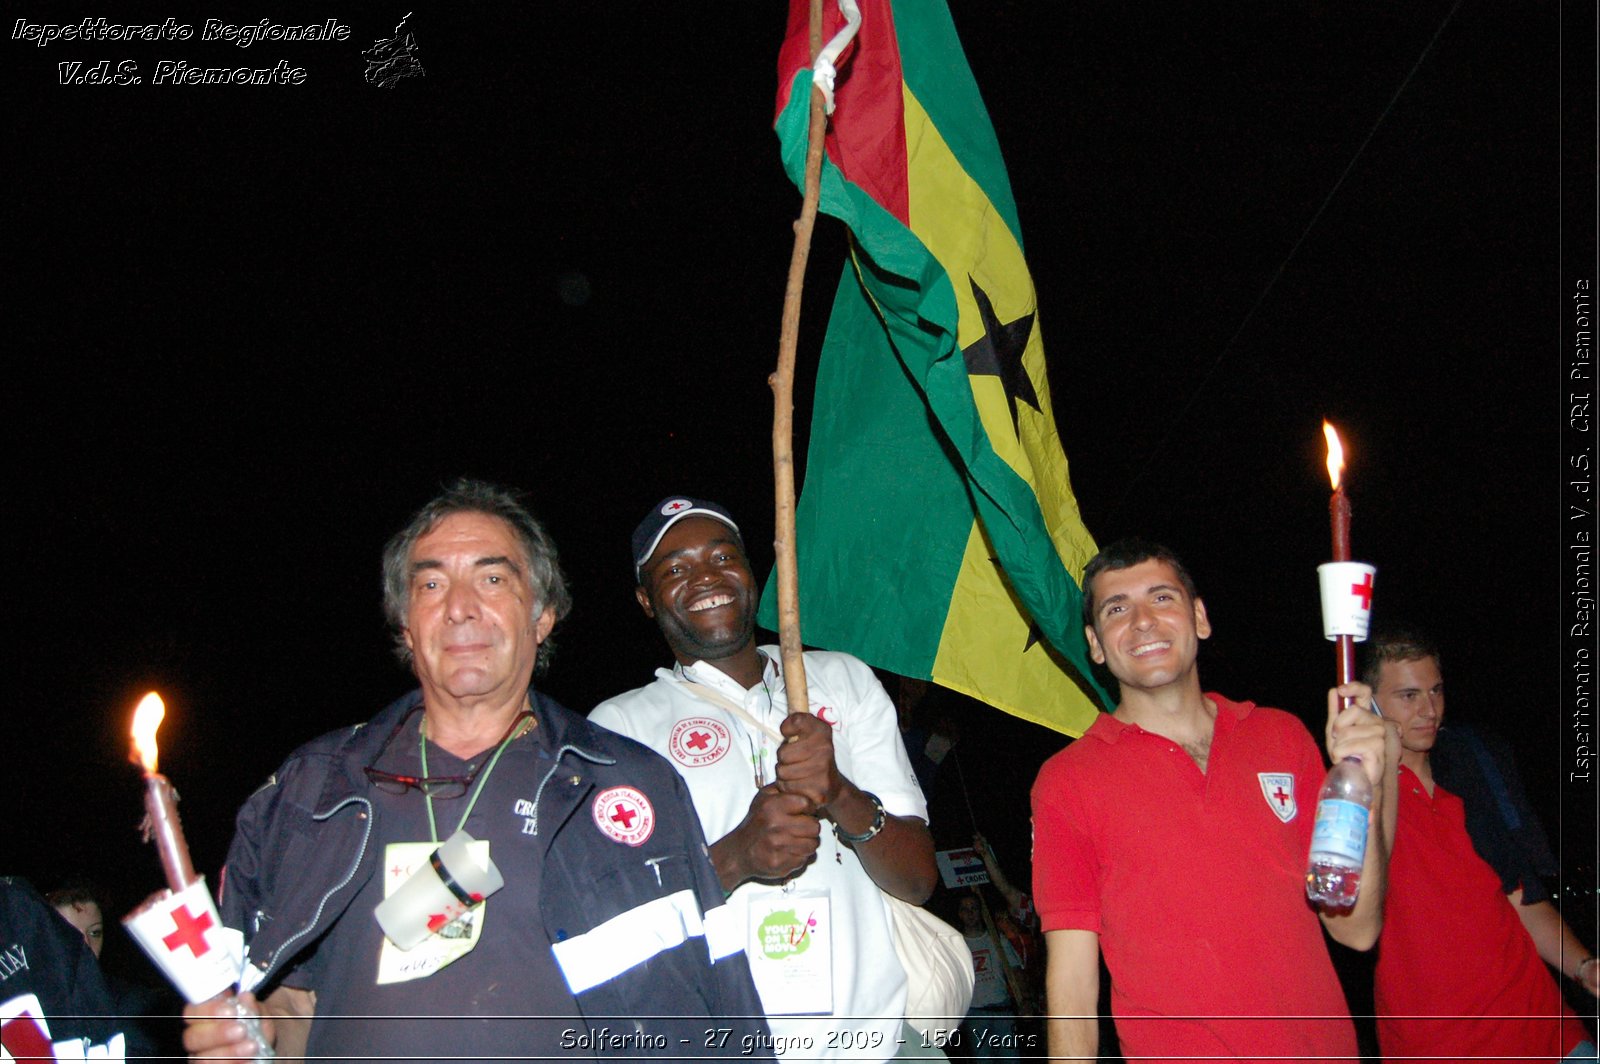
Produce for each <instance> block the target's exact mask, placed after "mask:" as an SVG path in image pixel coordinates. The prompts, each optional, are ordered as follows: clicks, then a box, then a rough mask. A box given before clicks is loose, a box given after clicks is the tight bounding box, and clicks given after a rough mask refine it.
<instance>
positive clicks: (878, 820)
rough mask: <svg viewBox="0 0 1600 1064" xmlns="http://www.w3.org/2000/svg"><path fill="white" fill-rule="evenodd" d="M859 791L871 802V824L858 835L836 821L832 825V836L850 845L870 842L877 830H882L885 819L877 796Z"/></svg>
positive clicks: (869, 792) (881, 804) (875, 835)
mask: <svg viewBox="0 0 1600 1064" xmlns="http://www.w3.org/2000/svg"><path fill="white" fill-rule="evenodd" d="M861 793H862V794H863V795H865V796H866V799H867V801H869V802H871V803H872V826H871V827H869V828H868V829H867V830H866V831H864V832H862V833H861V834H859V835H852V834H850V832H848V831H845V830H844V829H842V828H841V827H839V825H838V823H837V822H835V823H834V825H833V837H834V838H836V839H838V840H839V841H840V842H843V843H848V844H849V845H851V846H860V845H861V844H862V843H863V842H871V841H872V840H873V839H874V838H876V837H877V835H878V832H880V831H882V830H883V824H884V819H885V818H884V813H883V803H882V802H880V801H878V796H877V795H876V794H873V793H872V792H871V791H862V792H861Z"/></svg>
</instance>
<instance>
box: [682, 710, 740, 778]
mask: <svg viewBox="0 0 1600 1064" xmlns="http://www.w3.org/2000/svg"><path fill="white" fill-rule="evenodd" d="M732 741H733V740H732V736H730V735H729V733H728V726H727V725H726V724H723V723H722V722H721V721H716V720H712V719H711V718H710V717H685V718H684V719H683V720H680V721H679V722H678V723H677V724H674V725H673V726H672V734H671V735H670V736H668V738H667V753H669V754H671V755H672V760H674V761H676V762H677V763H678V764H680V765H683V766H684V767H685V768H703V767H705V766H706V765H714V764H716V763H717V762H718V761H721V760H722V755H724V754H726V753H727V752H728V747H729V745H731V743H732Z"/></svg>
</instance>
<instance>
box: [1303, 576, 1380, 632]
mask: <svg viewBox="0 0 1600 1064" xmlns="http://www.w3.org/2000/svg"><path fill="white" fill-rule="evenodd" d="M1377 572H1378V570H1377V569H1376V568H1375V567H1373V566H1371V565H1368V564H1367V563H1366V562H1326V563H1324V564H1322V565H1319V566H1317V581H1318V582H1319V583H1320V584H1321V585H1322V634H1323V636H1324V637H1326V638H1328V639H1337V638H1338V637H1339V636H1341V635H1348V636H1353V637H1355V641H1356V642H1358V643H1360V642H1362V641H1364V640H1365V639H1366V638H1367V630H1368V628H1370V627H1371V625H1372V578H1373V576H1374V575H1376V574H1377Z"/></svg>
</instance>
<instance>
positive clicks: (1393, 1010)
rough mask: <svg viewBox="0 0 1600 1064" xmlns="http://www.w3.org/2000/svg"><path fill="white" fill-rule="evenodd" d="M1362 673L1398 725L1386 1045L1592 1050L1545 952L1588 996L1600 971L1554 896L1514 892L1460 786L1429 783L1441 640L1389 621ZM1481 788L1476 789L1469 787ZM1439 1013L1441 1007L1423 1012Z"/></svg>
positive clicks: (1443, 1052)
mask: <svg viewBox="0 0 1600 1064" xmlns="http://www.w3.org/2000/svg"><path fill="white" fill-rule="evenodd" d="M1367 657H1368V665H1367V671H1366V679H1367V682H1368V683H1370V684H1371V685H1372V687H1373V689H1374V690H1375V691H1376V693H1377V700H1378V705H1379V706H1380V707H1381V708H1382V710H1383V714H1384V716H1385V717H1387V718H1388V719H1389V720H1392V721H1394V722H1395V723H1396V724H1397V725H1399V728H1400V744H1401V753H1400V770H1399V772H1400V775H1399V785H1398V788H1397V789H1398V791H1399V822H1398V824H1397V826H1396V828H1395V848H1394V859H1393V861H1392V862H1391V863H1390V865H1389V892H1388V903H1387V906H1386V912H1385V917H1384V925H1383V938H1382V940H1381V942H1380V943H1379V945H1378V970H1377V975H1376V977H1375V980H1374V986H1373V997H1374V999H1375V1001H1376V1004H1377V1009H1378V1044H1379V1046H1380V1047H1381V1048H1382V1050H1383V1055H1384V1056H1385V1057H1386V1058H1388V1059H1390V1060H1399V1059H1402V1058H1405V1057H1447V1058H1449V1059H1452V1060H1454V1059H1467V1058H1484V1059H1494V1060H1504V1059H1515V1058H1519V1057H1523V1058H1528V1059H1541V1060H1553V1059H1557V1058H1561V1057H1565V1056H1572V1057H1574V1058H1575V1059H1593V1058H1594V1055H1595V1046H1594V1043H1593V1042H1591V1041H1589V1035H1588V1032H1586V1031H1585V1030H1584V1027H1583V1024H1582V1023H1581V1022H1580V1021H1579V1020H1578V1018H1577V1017H1576V1016H1575V1015H1574V1014H1573V1012H1572V1010H1571V1009H1570V1008H1568V1007H1567V1005H1566V1002H1565V1001H1563V1000H1562V997H1561V989H1560V987H1558V986H1557V985H1556V981H1555V980H1554V979H1553V978H1552V977H1551V975H1550V973H1549V971H1548V970H1547V969H1546V968H1545V962H1548V963H1549V964H1551V965H1553V966H1555V967H1556V968H1558V969H1559V970H1560V971H1561V973H1562V974H1563V975H1565V976H1568V977H1569V978H1572V979H1574V980H1577V981H1579V982H1581V983H1582V985H1583V987H1584V989H1586V990H1588V991H1589V993H1591V994H1593V993H1595V992H1596V989H1597V982H1596V976H1597V972H1596V970H1597V969H1600V961H1596V960H1595V957H1594V954H1593V951H1591V950H1589V949H1586V948H1585V947H1584V946H1583V944H1582V943H1581V942H1579V941H1578V939H1577V936H1575V935H1574V934H1573V933H1572V930H1571V929H1570V928H1569V927H1568V926H1567V924H1566V922H1565V921H1564V920H1562V918H1561V913H1560V911H1559V910H1558V909H1556V907H1555V906H1554V905H1552V904H1550V902H1548V901H1545V900H1530V899H1528V898H1525V897H1524V887H1531V888H1533V889H1535V890H1539V891H1541V892H1542V886H1541V885H1540V884H1538V883H1537V882H1535V883H1532V884H1528V883H1517V884H1516V885H1515V886H1514V887H1513V889H1512V890H1511V891H1510V894H1509V896H1508V895H1507V893H1506V891H1505V889H1504V887H1505V885H1506V884H1505V883H1504V881H1503V879H1502V877H1501V876H1500V875H1499V874H1498V873H1496V871H1495V870H1494V869H1493V868H1491V867H1490V866H1489V864H1488V863H1487V862H1486V861H1485V860H1484V859H1483V858H1482V857H1480V856H1479V855H1478V853H1477V852H1476V850H1475V849H1474V847H1473V840H1472V838H1471V837H1470V836H1469V835H1468V833H1467V818H1466V807H1465V806H1464V805H1463V803H1462V798H1461V797H1458V796H1457V795H1454V794H1451V793H1450V792H1449V791H1447V790H1446V789H1445V788H1444V787H1441V786H1438V785H1436V784H1435V782H1434V773H1433V764H1432V756H1431V755H1432V752H1433V748H1434V743H1435V741H1436V740H1437V739H1438V737H1439V728H1440V725H1441V723H1442V722H1443V720H1444V677H1443V675H1442V674H1441V673H1440V671H1439V652H1438V651H1437V650H1436V649H1435V648H1434V646H1433V644H1432V643H1430V642H1429V641H1428V640H1427V639H1425V638H1422V637H1420V636H1417V635H1414V634H1410V633H1404V632H1394V633H1389V634H1384V635H1379V636H1377V637H1376V638H1375V639H1374V640H1373V641H1372V643H1370V644H1369V645H1368V647H1367ZM1469 797H1478V796H1469ZM1425 1017H1437V1018H1425Z"/></svg>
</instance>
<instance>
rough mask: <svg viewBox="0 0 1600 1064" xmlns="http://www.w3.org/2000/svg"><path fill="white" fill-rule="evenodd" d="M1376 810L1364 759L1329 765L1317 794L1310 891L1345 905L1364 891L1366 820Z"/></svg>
mask: <svg viewBox="0 0 1600 1064" xmlns="http://www.w3.org/2000/svg"><path fill="white" fill-rule="evenodd" d="M1371 815H1372V784H1371V783H1369V782H1367V774H1366V773H1365V772H1363V771H1362V770H1361V759H1360V758H1358V757H1347V758H1345V759H1344V760H1343V761H1340V762H1339V763H1338V764H1337V765H1335V766H1333V768H1331V769H1330V770H1328V778H1327V779H1326V780H1325V781H1324V782H1323V784H1322V791H1321V793H1320V794H1318V795H1317V820H1316V824H1315V826H1313V827H1312V829H1311V860H1310V862H1309V865H1308V867H1307V869H1306V896H1307V897H1309V898H1310V899H1311V900H1312V901H1313V902H1314V903H1316V904H1318V905H1321V906H1324V907H1326V908H1330V909H1347V908H1349V907H1350V906H1352V905H1354V904H1355V903H1356V898H1357V897H1358V896H1359V895H1360V893H1361V861H1362V859H1363V858H1364V857H1365V856H1366V852H1367V821H1368V820H1369V819H1370V817H1371Z"/></svg>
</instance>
